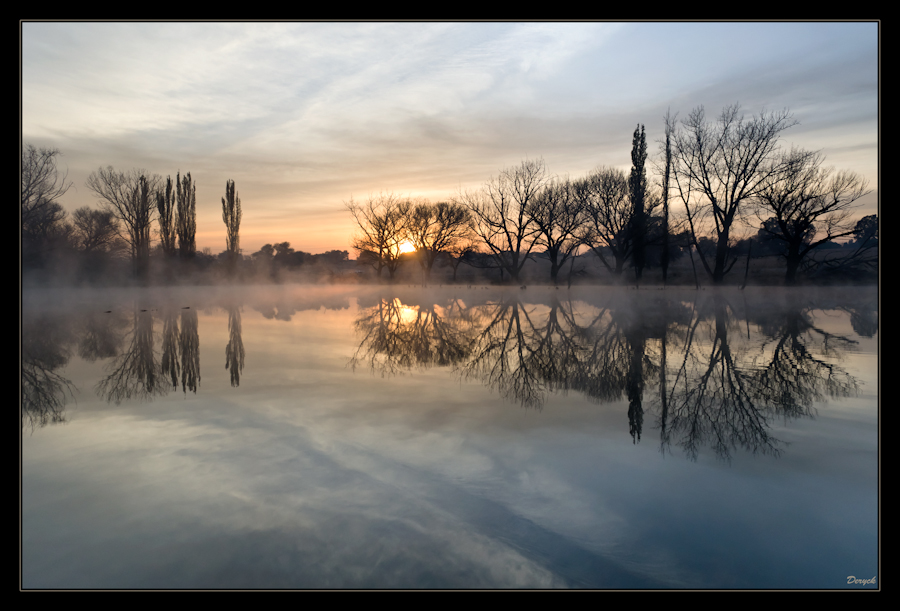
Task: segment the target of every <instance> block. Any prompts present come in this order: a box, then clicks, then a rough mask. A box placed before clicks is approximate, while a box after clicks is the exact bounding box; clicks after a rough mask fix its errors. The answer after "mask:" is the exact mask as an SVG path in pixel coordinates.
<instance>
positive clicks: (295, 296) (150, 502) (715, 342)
mask: <svg viewBox="0 0 900 611" xmlns="http://www.w3.org/2000/svg"><path fill="white" fill-rule="evenodd" d="M877 340H878V310H877V293H876V290H875V289H874V288H873V289H866V288H859V287H853V288H852V289H848V290H842V289H839V288H820V289H809V288H804V289H781V288H778V289H774V288H773V289H757V290H753V291H750V290H748V291H739V290H737V289H728V288H723V289H719V290H713V289H710V290H706V291H694V290H683V289H671V288H670V289H666V290H657V289H655V288H642V289H640V290H634V289H626V288H608V287H575V288H573V289H571V290H565V289H556V288H554V287H539V288H534V287H531V288H528V289H519V288H518V287H515V288H512V287H509V288H497V287H484V286H475V285H473V286H468V287H467V286H455V287H437V288H434V289H428V290H425V289H422V288H421V287H411V286H390V287H388V286H380V287H371V286H369V287H366V286H312V285H282V286H271V285H270V286H255V287H240V288H238V287H227V286H219V287H171V288H167V289H107V290H78V289H66V290H50V289H35V290H26V291H25V293H24V294H23V311H22V369H23V432H22V435H23V438H22V516H23V517H22V546H23V547H22V549H23V552H22V575H23V577H22V584H23V586H24V587H25V588H354V587H365V588H423V587H424V588H429V587H431V588H837V589H842V588H859V587H875V586H876V585H877V584H875V585H873V584H871V583H869V584H852V583H848V576H855V577H857V578H859V579H871V578H872V577H875V576H876V574H877V570H878V562H877V545H878V530H877V525H878V515H877V507H878V485H877V482H878V480H877V474H878V446H877V439H878V420H877V415H878V410H877V406H878V403H877V400H878V399H877V389H878V378H877Z"/></svg>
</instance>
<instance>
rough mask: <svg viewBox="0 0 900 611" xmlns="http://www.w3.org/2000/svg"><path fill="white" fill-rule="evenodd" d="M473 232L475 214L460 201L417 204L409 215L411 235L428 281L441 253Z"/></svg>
mask: <svg viewBox="0 0 900 611" xmlns="http://www.w3.org/2000/svg"><path fill="white" fill-rule="evenodd" d="M471 233H472V215H471V213H470V212H469V210H468V208H466V207H465V206H463V205H462V204H459V203H450V202H438V203H436V204H432V203H431V202H429V201H427V200H423V201H420V202H418V203H416V204H415V205H414V206H413V207H412V209H411V211H410V215H409V224H408V226H407V235H408V239H409V241H410V242H411V243H412V245H413V246H415V247H416V252H417V253H418V255H419V264H420V265H421V266H422V273H423V275H424V278H425V281H426V282H427V281H428V280H429V279H430V278H431V268H432V267H433V266H434V261H435V259H437V257H438V255H440V254H441V253H443V252H449V251H451V250H453V251H455V249H456V248H457V247H458V246H459V245H460V244H463V243H465V242H467V241H468V240H469V239H470V237H471Z"/></svg>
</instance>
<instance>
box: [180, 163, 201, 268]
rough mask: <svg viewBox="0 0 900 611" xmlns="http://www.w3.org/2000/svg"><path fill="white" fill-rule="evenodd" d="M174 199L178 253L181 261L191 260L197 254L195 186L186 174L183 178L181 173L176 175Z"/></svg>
mask: <svg viewBox="0 0 900 611" xmlns="http://www.w3.org/2000/svg"><path fill="white" fill-rule="evenodd" d="M175 184H176V191H177V193H176V199H177V207H178V219H177V221H176V226H177V233H178V252H179V253H180V254H181V258H182V259H192V258H193V257H194V255H195V254H196V252H197V243H196V241H195V236H196V233H197V185H195V184H194V183H193V181H192V180H191V173H190V172H188V173H187V174H186V175H185V176H184V178H181V173H180V172H179V173H178V174H177V175H176V179H175Z"/></svg>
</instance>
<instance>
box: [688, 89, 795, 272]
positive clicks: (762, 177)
mask: <svg viewBox="0 0 900 611" xmlns="http://www.w3.org/2000/svg"><path fill="white" fill-rule="evenodd" d="M739 113H740V106H739V105H738V104H734V105H732V106H728V107H726V108H725V109H724V110H723V111H722V113H721V114H720V115H719V118H718V120H717V122H716V123H715V124H710V123H708V122H707V121H706V114H705V112H704V109H703V107H702V106H699V107H697V108H695V109H694V110H693V111H692V112H691V113H690V115H688V117H687V118H686V119H684V120H683V121H682V122H681V123H682V127H681V129H678V130H676V131H675V133H674V134H673V135H672V159H673V163H672V178H673V180H674V183H675V190H676V191H677V192H678V194H679V196H680V198H681V200H682V202H683V203H684V205H685V212H686V213H687V219H688V224H689V226H690V229H691V235H692V238H693V240H694V244H695V245H696V244H698V236H699V231H700V230H701V229H702V228H703V226H704V224H706V223H709V224H711V225H712V227H713V229H714V231H715V239H716V248H715V255H714V257H713V260H712V261H710V260H709V259H710V257H708V256H707V255H706V254H705V253H704V251H703V249H701V248H698V249H697V252H698V253H699V254H700V261H701V263H702V264H703V267H704V269H706V271H707V273H708V274H709V276H710V278H711V279H712V281H713V282H714V283H716V284H719V283H721V282H722V281H723V279H724V278H725V275H726V274H727V273H728V272H729V271H730V270H731V268H732V267H733V266H734V264H735V262H736V261H737V259H736V258H734V257H733V253H732V252H731V245H730V243H729V240H730V239H731V237H732V233H731V232H732V228H733V227H734V225H735V222H736V221H738V220H740V218H741V215H742V214H743V213H744V212H745V208H746V204H747V203H749V202H751V201H752V200H753V198H754V197H756V196H757V195H758V193H759V191H760V189H761V187H762V185H763V184H764V183H765V182H766V181H767V180H769V179H770V178H771V177H773V176H777V175H779V173H780V172H781V171H782V170H783V164H781V163H778V162H777V160H778V157H777V150H778V143H779V138H780V137H781V132H783V131H784V130H786V129H787V128H789V127H791V126H792V125H795V124H796V123H797V122H796V121H794V120H793V118H792V117H791V115H790V114H789V113H788V112H787V111H786V110H785V111H781V112H771V113H766V112H761V113H760V114H759V115H757V116H754V117H751V118H750V119H745V117H744V116H743V115H741V114H739Z"/></svg>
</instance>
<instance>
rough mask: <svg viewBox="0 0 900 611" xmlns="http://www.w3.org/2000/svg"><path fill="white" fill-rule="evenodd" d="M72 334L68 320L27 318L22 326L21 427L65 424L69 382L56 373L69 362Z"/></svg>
mask: <svg viewBox="0 0 900 611" xmlns="http://www.w3.org/2000/svg"><path fill="white" fill-rule="evenodd" d="M72 339H73V338H72V337H71V333H70V331H69V326H68V324H67V321H60V320H59V319H55V318H52V317H45V316H41V317H36V318H33V319H26V320H24V321H23V324H22V426H23V427H24V426H25V423H26V422H27V423H28V424H30V425H31V429H32V430H34V428H35V427H43V426H46V425H47V424H50V423H57V422H65V420H66V414H65V408H66V402H67V397H71V396H73V393H74V390H75V387H74V385H73V384H72V382H71V380H69V379H67V378H66V377H64V376H62V375H61V374H60V373H58V372H57V370H58V369H60V368H62V367H65V365H66V364H67V363H68V362H69V351H68V349H67V348H66V345H67V344H69V345H71V341H72Z"/></svg>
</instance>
